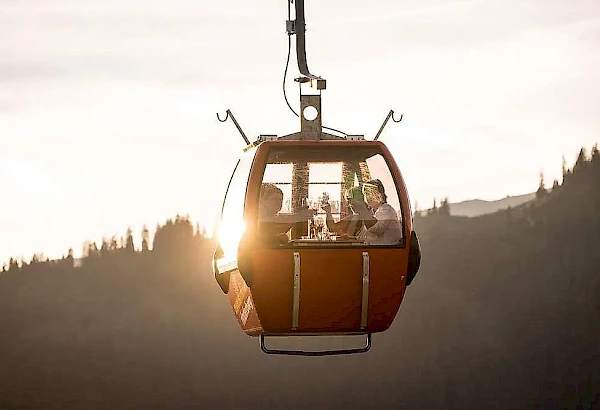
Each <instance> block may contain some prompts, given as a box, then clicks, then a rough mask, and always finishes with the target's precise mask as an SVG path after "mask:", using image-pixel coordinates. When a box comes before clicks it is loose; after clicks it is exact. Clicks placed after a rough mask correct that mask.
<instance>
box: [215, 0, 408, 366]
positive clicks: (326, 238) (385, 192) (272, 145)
mask: <svg viewBox="0 0 600 410" xmlns="http://www.w3.org/2000/svg"><path fill="white" fill-rule="evenodd" d="M302 3H303V2H302V1H301V0H297V1H296V17H297V20H296V24H295V25H290V24H288V26H292V27H293V30H296V32H294V33H293V34H298V41H297V45H299V44H300V41H301V40H302V50H301V52H299V54H298V55H299V66H300V71H301V72H302V73H303V74H304V75H305V76H306V77H304V78H300V79H297V81H298V80H299V82H300V83H303V82H309V81H310V83H311V85H313V84H315V85H316V88H317V89H318V90H319V94H318V95H300V110H301V115H299V117H300V120H301V121H300V131H299V132H297V133H294V134H290V135H284V136H280V137H277V136H260V137H259V138H258V139H257V140H256V141H255V142H254V143H250V141H249V140H248V139H247V138H246V136H245V135H244V133H243V131H242V130H241V128H240V127H239V125H238V123H237V121H235V118H233V115H232V114H231V112H230V111H229V110H228V111H227V114H228V116H231V117H232V120H233V121H234V123H235V125H236V127H237V128H238V130H239V131H240V133H241V134H242V136H243V137H244V140H245V141H246V143H247V146H246V148H245V149H244V154H243V155H242V157H241V158H240V159H239V161H238V163H237V165H236V167H235V170H234V172H233V175H232V176H231V179H230V181H229V185H228V187H227V190H226V194H225V199H224V202H223V207H222V213H221V218H220V221H219V223H218V225H217V229H216V240H217V248H216V250H215V253H214V258H213V270H214V275H215V278H216V280H217V282H218V284H219V286H220V287H221V289H222V290H223V292H224V293H225V294H227V296H228V298H229V302H230V304H231V307H232V308H233V311H234V313H235V316H236V318H237V320H238V322H239V325H240V326H241V328H242V329H243V331H244V332H245V333H246V334H248V335H250V336H260V340H261V347H262V349H263V351H264V352H266V353H287V354H307V355H308V354H313V355H319V354H339V353H355V352H365V351H367V350H368V349H369V348H370V345H371V334H372V333H376V332H383V331H385V330H386V329H388V328H389V327H390V325H391V324H392V322H393V320H394V318H395V316H396V313H397V312H398V309H399V307H400V303H401V302H402V299H403V297H404V294H405V291H406V288H407V286H408V285H409V284H410V283H411V281H412V279H413V278H414V277H415V275H416V273H417V270H418V268H419V264H420V248H419V243H418V239H417V236H416V234H415V232H414V230H413V224H412V213H411V206H410V202H409V197H408V192H407V189H406V186H405V183H404V180H403V178H402V175H401V173H400V170H399V168H398V166H397V164H396V162H395V160H394V158H393V156H392V155H391V153H390V151H389V150H388V149H387V147H386V146H385V145H384V144H383V143H382V142H380V141H378V140H377V138H378V137H379V134H380V133H381V131H382V130H383V128H384V126H385V124H386V123H387V121H388V119H389V118H390V116H392V115H393V111H390V114H389V115H388V117H387V118H386V120H385V122H384V123H383V125H382V126H381V128H380V130H379V133H378V134H377V136H376V137H375V139H374V140H370V141H369V140H365V139H364V137H362V136H360V135H344V136H337V135H333V134H329V133H325V132H323V128H324V127H323V126H322V120H321V94H320V91H321V90H322V89H324V88H325V80H323V79H321V77H316V76H313V75H311V74H310V73H309V72H308V69H307V68H306V59H305V57H303V58H300V57H301V55H302V56H304V45H303V37H302V39H301V38H300V34H303V30H300V31H298V27H302V28H303V26H304V17H303V8H302V7H303V6H302ZM288 23H289V21H288ZM299 23H301V24H299ZM301 60H302V61H303V64H301ZM311 111H312V115H309V114H310V113H311ZM222 121H225V120H222ZM291 335H297V336H303V335H329V336H331V335H366V336H367V342H366V346H365V347H363V348H360V349H350V350H342V351H324V352H323V351H321V352H304V351H279V350H277V351H275V350H271V349H268V348H267V347H266V346H265V343H264V340H265V336H291Z"/></svg>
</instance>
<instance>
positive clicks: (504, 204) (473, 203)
mask: <svg viewBox="0 0 600 410" xmlns="http://www.w3.org/2000/svg"><path fill="white" fill-rule="evenodd" d="M533 199H535V192H532V193H530V194H524V195H517V196H510V195H509V196H507V197H506V198H502V199H498V200H496V201H484V200H482V199H471V200H468V201H462V202H457V203H450V204H449V205H450V215H453V216H469V217H472V216H479V215H484V214H491V213H494V212H497V211H499V210H501V209H507V208H508V207H516V206H519V205H522V204H524V203H525V202H529V201H531V200H533Z"/></svg>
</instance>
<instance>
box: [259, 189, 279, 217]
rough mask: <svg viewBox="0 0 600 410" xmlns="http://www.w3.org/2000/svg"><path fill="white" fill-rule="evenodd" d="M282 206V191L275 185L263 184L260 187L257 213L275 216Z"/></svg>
mask: <svg viewBox="0 0 600 410" xmlns="http://www.w3.org/2000/svg"><path fill="white" fill-rule="evenodd" d="M282 205H283V191H281V189H279V188H278V187H277V185H275V184H270V183H263V184H262V185H261V186H260V204H259V211H260V212H261V213H266V214H273V215H274V214H276V213H277V212H279V211H281V206H282Z"/></svg>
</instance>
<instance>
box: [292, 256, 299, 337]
mask: <svg viewBox="0 0 600 410" xmlns="http://www.w3.org/2000/svg"><path fill="white" fill-rule="evenodd" d="M299 313H300V252H294V299H293V305H292V330H296V329H298V316H299Z"/></svg>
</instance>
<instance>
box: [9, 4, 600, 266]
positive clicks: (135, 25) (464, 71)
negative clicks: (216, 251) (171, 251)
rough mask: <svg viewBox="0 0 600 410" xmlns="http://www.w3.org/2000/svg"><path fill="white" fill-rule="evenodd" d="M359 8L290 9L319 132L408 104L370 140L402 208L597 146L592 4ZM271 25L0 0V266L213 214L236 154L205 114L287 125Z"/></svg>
mask: <svg viewBox="0 0 600 410" xmlns="http://www.w3.org/2000/svg"><path fill="white" fill-rule="evenodd" d="M368 4H369V5H368V6H367V3H366V2H364V1H358V0H345V1H341V0H328V1H324V0H319V1H317V0H306V19H307V33H306V35H307V56H308V64H309V68H310V70H311V71H312V72H313V73H314V74H317V75H321V76H323V77H324V78H326V79H327V87H328V89H327V90H326V91H324V95H323V116H324V125H326V126H330V127H333V128H338V129H342V130H344V131H345V132H348V133H353V134H365V135H366V136H367V138H372V137H373V136H374V134H375V133H376V132H377V130H378V128H379V126H380V125H381V122H382V121H383V119H384V118H385V116H386V115H387V112H388V111H389V110H390V109H394V110H395V111H397V112H398V113H402V112H403V113H404V115H405V116H404V120H403V122H402V123H400V124H394V123H391V122H390V123H389V124H388V126H387V128H386V130H385V131H384V133H383V134H382V137H381V140H382V141H384V142H385V143H386V144H388V146H389V147H390V149H391V150H392V152H393V153H394V155H395V156H396V159H397V161H398V163H399V165H400V167H401V169H402V172H403V174H404V177H405V179H406V182H407V184H408V187H409V190H410V192H411V200H412V201H413V203H414V202H415V201H418V203H419V204H420V205H421V207H429V206H431V203H432V201H433V198H434V197H438V198H439V197H443V196H449V198H450V200H451V201H453V202H454V201H460V200H464V199H470V198H482V199H497V198H502V197H504V196H506V195H508V194H511V195H516V194H521V193H526V192H531V191H533V190H535V189H536V188H537V184H538V174H539V172H540V170H543V171H544V173H545V175H546V181H547V184H548V185H551V183H552V179H553V178H555V177H557V178H560V171H561V157H562V155H565V156H566V158H567V161H568V163H569V164H572V162H573V161H574V159H575V156H576V154H577V151H578V149H579V148H580V147H581V146H586V147H588V148H589V147H591V145H592V144H593V143H594V142H596V141H599V140H600V135H599V130H600V116H599V115H598V113H600V2H599V1H597V0H579V1H570V0H532V1H525V0H485V1H476V0H472V1H460V0H452V1H446V0H444V1H442V0H427V1H419V2H415V1H410V2H409V1H398V0H395V1H391V0H374V1H371V2H369V3H368ZM286 18H287V2H286V1H285V0H256V1H253V2H247V1H232V0H222V1H219V2H214V1H204V0H200V1H198V0H195V1H192V0H170V1H139V0H119V1H116V0H104V1H101V2H99V1H94V2H92V1H90V0H76V1H75V0H54V1H52V2H48V1H42V0H19V1H16V0H12V1H10V0H4V1H2V2H1V3H0V143H1V144H0V190H1V191H0V192H1V193H2V198H1V200H0V260H1V261H4V260H6V259H7V258H8V257H9V256H11V255H24V256H26V257H29V256H31V253H32V252H34V251H44V252H45V254H46V255H48V256H52V257H55V256H60V255H61V254H63V253H65V252H66V251H67V249H68V248H69V246H72V247H74V249H75V251H76V253H79V252H80V250H81V244H82V243H83V241H84V240H85V239H94V240H99V239H100V238H101V237H102V235H112V234H115V233H118V234H124V232H125V230H126V228H127V226H128V225H131V226H132V227H133V228H134V230H135V231H136V233H137V232H139V229H140V228H141V225H142V224H143V223H148V224H150V225H151V226H154V225H155V224H156V222H158V221H163V220H164V219H165V218H167V217H171V216H174V215H175V214H177V213H181V214H187V213H189V214H190V215H191V216H192V217H193V218H194V219H195V220H201V219H203V218H204V219H206V218H208V219H210V220H212V219H213V217H214V215H215V212H216V210H217V209H218V207H219V206H220V203H221V201H222V193H223V190H224V186H225V184H226V182H227V180H228V179H229V176H230V173H231V170H232V167H233V165H234V163H235V159H236V157H237V156H238V155H239V154H240V153H241V148H242V147H243V146H244V144H243V141H242V139H241V137H240V136H239V134H238V133H237V130H236V129H235V127H234V125H233V123H231V122H230V121H228V122H227V123H224V124H221V123H219V122H218V121H217V118H216V115H215V113H216V112H217V111H218V112H221V113H224V112H225V110H226V109H227V108H230V109H231V110H232V111H233V113H234V115H235V116H236V118H237V119H238V121H239V122H240V124H241V125H242V127H243V128H244V130H245V132H246V134H247V135H248V136H249V137H250V139H251V140H254V139H255V138H256V137H257V136H258V135H259V134H266V133H271V134H278V135H283V134H287V133H291V132H295V131H297V130H298V129H299V120H298V118H297V117H295V116H294V115H293V114H292V113H291V111H290V110H289V108H288V107H287V105H286V103H285V100H284V98H283V93H282V89H281V82H282V78H283V70H284V67H285V59H286V56H287V36H286V34H285V20H286ZM292 46H294V41H293V42H292ZM290 67H291V69H290V73H289V79H290V80H291V78H293V77H294V76H297V74H298V72H297V64H296V60H295V58H294V54H292V61H291V62H290ZM288 99H289V100H290V102H291V104H292V106H293V107H294V108H295V109H296V111H297V110H298V109H297V107H298V88H297V86H296V84H294V83H293V82H291V81H290V83H289V87H288Z"/></svg>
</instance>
